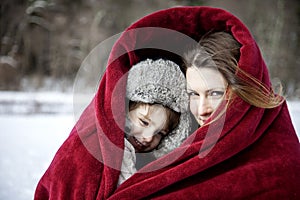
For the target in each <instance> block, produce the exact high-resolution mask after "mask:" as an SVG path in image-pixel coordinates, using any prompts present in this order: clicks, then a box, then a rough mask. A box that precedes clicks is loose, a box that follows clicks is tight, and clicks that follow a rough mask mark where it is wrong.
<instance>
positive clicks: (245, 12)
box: [0, 0, 300, 98]
mask: <svg viewBox="0 0 300 200" xmlns="http://www.w3.org/2000/svg"><path fill="white" fill-rule="evenodd" d="M180 5H210V6H215V7H221V8H225V9H227V10H229V11H231V12H232V13H233V14H235V15H236V16H238V17H239V18H240V19H241V20H242V21H243V22H244V23H245V24H246V25H247V26H248V27H249V29H250V30H251V31H252V33H253V35H254V37H255V38H256V40H257V42H258V44H259V46H260V47H261V50H262V53H263V55H264V58H265V61H266V63H267V65H268V67H269V69H270V74H271V77H272V78H273V80H275V81H276V82H278V80H280V81H281V83H282V85H283V87H284V94H285V95H286V96H287V97H288V98H300V79H299V77H300V70H299V69H300V51H299V50H297V48H298V47H299V46H300V26H299V25H300V1H299V0H265V1H260V0H252V1H247V0H222V1H218V0H172V1H161V0H147V1H144V0H113V1H111V0H1V3H0V6H1V7H0V9H1V13H0V39H1V46H0V90H18V91H28V90H41V89H46V90H54V89H59V90H63V91H66V90H70V87H72V83H73V80H74V77H75V75H76V72H77V70H78V69H79V67H80V64H81V63H82V61H83V59H84V58H85V57H86V55H87V54H88V53H89V52H90V51H91V50H92V49H93V47H95V46H96V45H97V44H99V43H100V42H101V41H103V40H105V39H107V38H108V37H110V36H112V35H114V34H117V33H120V32H122V31H123V30H124V29H125V28H126V27H128V26H129V25H130V24H131V23H133V22H134V21H136V20H138V19H139V18H141V17H143V16H145V15H146V14H149V13H151V12H154V11H157V10H160V9H164V8H169V7H173V6H180Z"/></svg>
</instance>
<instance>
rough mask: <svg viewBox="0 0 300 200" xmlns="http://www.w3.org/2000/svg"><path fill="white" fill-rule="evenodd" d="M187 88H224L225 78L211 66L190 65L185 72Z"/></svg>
mask: <svg viewBox="0 0 300 200" xmlns="http://www.w3.org/2000/svg"><path fill="white" fill-rule="evenodd" d="M186 78H187V88H191V89H194V88H201V89H204V88H208V89H209V88H225V86H226V80H225V79H224V77H223V75H222V74H221V73H220V72H219V71H218V70H217V69H212V68H197V67H190V68H188V69H187V72H186Z"/></svg>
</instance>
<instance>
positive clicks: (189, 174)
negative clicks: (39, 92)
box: [35, 7, 300, 200]
mask: <svg viewBox="0 0 300 200" xmlns="http://www.w3.org/2000/svg"><path fill="white" fill-rule="evenodd" d="M142 27H161V28H166V29H171V30H175V31H178V32H180V33H183V34H185V35H187V36H189V37H191V38H192V39H194V40H196V41H198V40H199V39H200V37H201V36H202V35H203V34H205V33H207V32H208V31H212V30H214V31H227V32H230V33H232V35H233V36H234V37H235V38H236V39H237V41H239V42H240V43H241V44H242V48H241V57H240V61H239V66H240V68H242V69H243V70H245V71H246V72H248V73H250V74H251V75H253V76H255V77H256V78H257V79H259V80H261V81H262V82H264V83H265V84H266V85H268V86H270V79H269V74H268V70H267V67H266V65H265V63H264V61H263V58H262V56H261V53H260V51H259V48H258V47H257V45H256V42H255V41H254V39H253V37H252V35H251V33H250V32H249V30H248V29H247V28H246V27H245V26H244V24H243V23H242V22H241V21H240V20H239V19H237V18H236V17H235V16H233V15H232V14H230V13H228V12H227V11H224V10H222V9H218V8H210V7H175V8H170V9H166V10H162V11H158V12H156V13H153V14H150V15H148V16H146V17H144V18H142V19H140V20H139V21H137V22H136V23H134V24H132V25H131V26H130V27H129V28H128V29H127V30H126V31H125V33H124V34H123V35H122V36H121V37H120V39H119V40H118V41H117V42H116V44H115V45H114V48H113V50H112V52H111V54H110V57H109V62H108V67H107V71H106V72H105V75H104V76H103V78H102V80H101V83H100V86H99V89H98V92H97V94H96V96H95V98H94V100H93V101H92V102H91V104H90V105H89V106H88V107H87V108H86V110H85V111H84V113H83V114H82V116H81V118H80V119H79V121H78V122H77V124H76V126H75V127H74V129H73V130H72V132H71V134H70V136H69V137H68V139H67V140H66V141H65V142H64V144H63V145H62V146H61V148H60V149H59V150H58V152H57V153H56V155H55V157H54V159H53V161H52V163H51V165H50V166H49V168H48V169H47V171H46V172H45V174H44V175H43V177H42V178H41V180H40V181H39V183H38V185H37V188H36V192H35V199H37V200H38V199H111V200H113V199H267V198H268V199H300V190H299V185H300V146H299V141H298V139H297V136H296V133H295V130H294V128H293V125H292V122H291V119H290V116H289V111H288V108H287V105H286V103H283V104H282V105H281V106H279V107H277V108H273V109H262V108H257V107H254V106H250V105H249V104H248V103H246V102H244V101H242V100H241V99H240V98H236V99H235V100H234V102H233V104H232V105H234V106H233V107H231V108H229V110H228V111H227V112H226V116H224V117H225V118H223V119H224V120H225V123H224V125H223V123H220V120H217V121H216V122H214V123H212V124H211V125H210V126H206V127H202V128H199V129H197V130H196V131H195V132H194V133H192V134H191V135H190V137H189V138H188V139H187V140H186V141H185V142H184V143H183V144H182V145H181V146H180V147H179V148H177V149H176V150H174V151H172V152H171V153H169V154H167V155H166V156H164V157H162V158H160V159H158V160H156V161H154V162H152V163H150V164H148V165H146V166H145V167H144V168H142V169H141V170H140V171H138V173H136V174H134V175H133V176H132V177H130V178H129V179H128V180H127V181H125V182H124V183H123V184H122V185H121V186H119V187H118V188H117V181H118V177H119V174H120V172H119V170H118V169H120V166H121V159H122V156H123V151H122V149H123V147H124V144H123V142H124V141H123V139H124V134H123V131H122V128H120V126H119V125H118V123H117V122H116V121H118V120H119V122H120V123H121V124H122V123H123V122H124V112H125V106H124V105H125V102H124V96H125V84H124V83H125V82H124V81H123V82H122V83H120V81H119V80H121V78H122V77H123V76H124V74H125V73H126V72H127V71H128V70H129V68H130V66H132V65H133V64H135V63H136V62H138V61H139V60H141V59H144V58H146V57H159V56H160V55H163V52H160V51H151V50H150V49H147V50H145V51H142V50H141V51H139V50H132V49H135V48H136V47H137V46H140V45H141V46H143V45H144V46H147V44H151V45H152V44H158V45H161V44H164V45H166V46H168V47H166V48H169V47H172V45H178V44H180V45H185V44H184V40H181V38H180V37H177V38H176V37H175V38H172V37H170V35H168V34H165V33H164V32H159V33H156V32H152V31H151V30H149V31H146V32H145V31H143V32H142V34H141V33H139V32H138V31H137V32H130V30H136V29H138V28H142ZM126 33H129V34H126ZM182 47H183V46H182ZM177 49H178V48H177ZM180 50H182V51H183V50H184V48H182V49H180ZM180 50H179V51H180ZM160 53H162V54H160ZM180 53H181V52H180ZM157 54H158V55H157ZM117 84H118V86H119V87H117V90H115V89H116V85H117ZM114 94H118V95H114ZM112 105H115V106H114V107H115V108H117V110H118V112H117V115H116V114H115V113H116V112H114V111H113V109H115V108H112ZM113 113H114V114H113ZM116 119H117V120H116ZM207 133H209V135H207ZM216 133H220V135H218V136H216ZM216 138H217V139H216ZM216 140H217V141H216ZM178 155H179V156H178ZM174 157H176V158H178V159H175V160H174V159H173V158H174ZM172 159H173V160H172ZM170 160H171V161H172V162H170ZM166 163H168V164H166ZM112 166H115V167H112ZM160 166H164V167H160ZM154 168H155V169H157V170H151V169H154Z"/></svg>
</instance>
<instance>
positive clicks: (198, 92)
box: [186, 67, 227, 126]
mask: <svg viewBox="0 0 300 200" xmlns="http://www.w3.org/2000/svg"><path fill="white" fill-rule="evenodd" d="M186 79H187V91H188V94H189V96H190V110H191V112H192V114H193V115H194V117H195V119H196V121H197V122H198V124H199V125H200V126H202V125H203V124H204V123H205V121H206V120H207V119H208V118H209V117H210V116H211V115H212V113H213V112H214V111H215V110H216V108H217V107H218V105H219V104H220V103H221V101H222V100H223V98H224V96H225V95H224V94H225V92H226V87H227V82H226V80H225V79H224V77H223V76H222V74H221V73H220V72H219V71H218V70H216V69H211V68H200V69H199V68H196V67H189V68H188V69H187V72H186Z"/></svg>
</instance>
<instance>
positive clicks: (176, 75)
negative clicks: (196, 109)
mask: <svg viewBox="0 0 300 200" xmlns="http://www.w3.org/2000/svg"><path fill="white" fill-rule="evenodd" d="M126 97H127V98H128V100H129V101H128V102H129V103H128V104H129V105H128V116H127V120H126V122H127V123H126V130H125V140H124V142H125V150H124V156H123V161H122V168H121V174H120V177H119V182H118V184H119V185H120V184H121V183H123V182H124V181H125V180H126V179H128V178H129V177H130V176H131V175H132V174H134V173H135V172H136V168H137V167H136V154H138V153H145V152H151V154H153V155H154V157H156V158H158V157H160V156H162V155H164V154H166V153H168V152H170V151H171V150H173V149H174V148H176V147H178V146H179V145H180V143H181V142H182V141H183V140H184V139H185V138H186V137H187V136H188V133H189V116H188V114H187V110H188V95H187V93H186V81H185V78H184V75H183V73H182V72H181V71H180V68H179V66H178V65H177V64H175V63H174V62H172V61H169V60H163V59H159V60H155V61H153V60H151V59H147V60H145V61H141V62H139V63H137V64H136V65H134V66H133V67H132V68H131V69H130V71H129V74H128V79H127V88H126Z"/></svg>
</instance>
